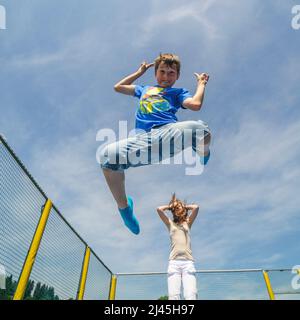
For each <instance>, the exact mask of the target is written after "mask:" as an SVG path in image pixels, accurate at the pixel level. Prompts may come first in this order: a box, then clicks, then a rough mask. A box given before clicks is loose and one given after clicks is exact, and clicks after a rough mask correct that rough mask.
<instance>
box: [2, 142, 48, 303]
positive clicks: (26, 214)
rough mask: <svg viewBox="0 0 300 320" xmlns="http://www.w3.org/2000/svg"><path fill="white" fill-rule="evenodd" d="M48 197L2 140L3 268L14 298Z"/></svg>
mask: <svg viewBox="0 0 300 320" xmlns="http://www.w3.org/2000/svg"><path fill="white" fill-rule="evenodd" d="M45 201H46V198H45V197H44V195H42V194H41V192H40V191H39V190H38V189H37V188H36V186H35V185H34V184H33V182H32V181H31V179H30V178H29V177H28V176H27V175H26V174H25V173H24V171H23V169H22V168H21V167H20V165H19V164H18V163H17V161H16V160H15V159H14V157H13V156H12V155H11V154H10V152H9V151H8V150H7V148H6V147H5V146H4V145H3V143H2V142H1V141H0V265H2V266H4V268H5V271H6V276H7V277H8V278H9V280H8V281H9V283H8V288H7V289H8V291H9V292H8V293H7V295H6V298H8V299H9V298H12V296H13V295H14V292H15V289H16V282H17V280H18V278H19V275H20V272H21V270H22V267H23V263H24V260H25V258H26V256H27V252H28V248H29V246H30V243H31V240H32V237H33V235H34V232H35V229H36V226H37V224H38V221H39V218H40V214H41V208H42V206H43V205H44V204H45Z"/></svg>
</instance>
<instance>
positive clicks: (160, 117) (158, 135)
mask: <svg viewBox="0 0 300 320" xmlns="http://www.w3.org/2000/svg"><path fill="white" fill-rule="evenodd" d="M153 66H154V69H155V77H156V81H157V84H156V85H154V86H147V85H146V86H141V85H136V84H133V83H134V82H135V81H136V80H137V79H138V78H140V77H141V76H142V75H143V74H144V73H145V72H146V71H147V70H148V69H149V68H151V67H153ZM194 74H195V76H196V80H197V89H196V92H195V94H194V96H192V95H191V94H190V93H189V91H188V90H186V89H183V88H173V85H174V84H175V82H176V81H177V80H178V78H179V76H180V60H179V57H178V56H176V55H173V54H169V53H166V54H160V55H159V56H158V57H157V58H156V59H155V62H153V63H150V64H147V63H146V62H143V63H142V64H141V66H140V67H139V69H138V70H137V71H136V72H134V73H132V74H131V75H129V76H127V77H125V78H124V79H122V80H121V81H120V82H118V83H117V84H116V85H115V86H114V89H115V91H117V92H119V93H123V94H126V95H131V96H134V97H137V98H138V99H139V108H138V110H137V111H136V129H138V130H140V131H142V132H140V133H137V134H136V135H135V136H134V137H130V138H127V139H124V140H121V141H117V142H115V143H112V144H109V145H108V146H106V147H105V148H104V149H103V150H102V152H101V156H100V162H101V168H102V170H103V174H104V176H105V179H106V182H107V184H108V186H109V188H110V190H111V192H112V195H113V197H114V199H115V201H116V203H117V205H118V209H119V212H120V214H121V216H122V218H123V220H124V223H125V225H126V226H127V227H128V228H129V229H130V230H131V231H132V232H133V233H134V234H138V233H139V232H140V227H139V223H138V220H137V219H136V216H135V214H134V212H133V201H132V198H131V197H129V196H128V197H127V196H126V192H125V174H124V170H126V169H128V168H129V167H138V166H142V165H148V164H152V163H154V161H153V158H152V156H153V150H159V151H158V152H157V156H158V157H159V159H158V162H161V161H162V160H165V159H168V158H171V157H173V156H174V155H176V154H177V153H179V152H181V151H182V150H183V149H185V148H187V147H190V146H192V148H193V150H194V151H196V152H197V154H198V155H200V160H201V163H202V164H203V165H206V163H207V161H208V159H209V157H210V151H209V144H210V138H211V135H210V130H209V128H208V126H207V124H206V123H204V122H203V121H201V120H198V121H182V122H178V120H177V117H176V115H175V114H176V112H177V111H178V110H179V109H180V108H183V109H190V110H192V111H199V110H200V109H201V107H202V103H203V99H204V92H205V87H206V84H207V82H208V79H209V76H208V74H206V73H201V74H198V73H194ZM186 130H190V131H192V132H193V139H191V141H190V143H189V142H188V143H186V141H185V142H184V143H181V142H182V141H183V136H184V133H185V132H186ZM179 142H180V143H179ZM164 145H171V148H170V150H168V153H167V154H166V153H163V152H162V151H161V149H162V148H161V147H162V146H164ZM149 150H151V151H152V152H151V157H149ZM137 155H138V156H139V159H141V161H138V162H136V161H134V160H133V158H134V157H135V156H137Z"/></svg>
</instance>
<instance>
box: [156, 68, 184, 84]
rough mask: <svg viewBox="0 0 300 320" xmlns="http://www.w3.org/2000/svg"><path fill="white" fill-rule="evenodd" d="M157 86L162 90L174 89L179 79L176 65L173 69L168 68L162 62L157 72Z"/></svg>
mask: <svg viewBox="0 0 300 320" xmlns="http://www.w3.org/2000/svg"><path fill="white" fill-rule="evenodd" d="M155 76H156V81H157V84H158V85H159V86H160V87H162V88H168V87H172V86H173V85H174V83H175V82H176V80H177V79H178V78H179V75H178V71H177V68H176V64H173V65H172V67H170V66H168V65H167V64H165V63H164V62H161V63H160V64H159V66H158V68H157V71H156V75H155Z"/></svg>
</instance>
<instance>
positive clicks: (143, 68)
mask: <svg viewBox="0 0 300 320" xmlns="http://www.w3.org/2000/svg"><path fill="white" fill-rule="evenodd" d="M153 66H154V62H152V63H147V62H145V61H144V62H143V63H142V64H141V66H140V67H139V69H138V73H140V74H141V75H142V74H144V73H145V72H146V71H147V70H148V69H149V68H151V67H153Z"/></svg>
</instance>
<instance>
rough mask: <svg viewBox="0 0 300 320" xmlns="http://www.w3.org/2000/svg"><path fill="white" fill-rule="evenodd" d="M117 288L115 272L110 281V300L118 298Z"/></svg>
mask: <svg viewBox="0 0 300 320" xmlns="http://www.w3.org/2000/svg"><path fill="white" fill-rule="evenodd" d="M116 289H117V276H116V275H114V274H113V275H112V276H111V282H110V290H109V300H115V299H116Z"/></svg>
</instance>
